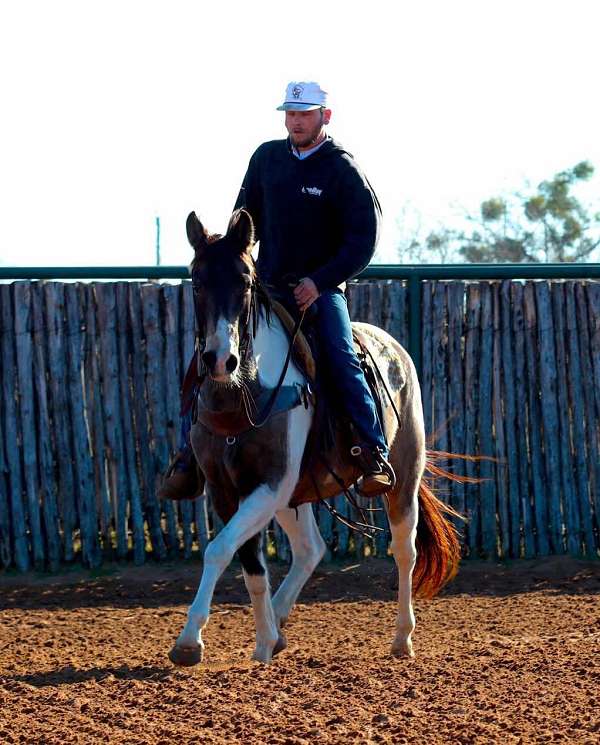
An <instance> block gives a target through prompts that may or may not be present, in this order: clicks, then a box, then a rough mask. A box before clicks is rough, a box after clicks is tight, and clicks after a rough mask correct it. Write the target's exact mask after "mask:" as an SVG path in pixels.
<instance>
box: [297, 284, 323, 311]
mask: <svg viewBox="0 0 600 745" xmlns="http://www.w3.org/2000/svg"><path fill="white" fill-rule="evenodd" d="M318 297H319V291H318V290H317V285H316V284H315V283H314V282H313V281H312V279H309V278H308V277H304V278H303V279H301V280H300V282H298V284H297V285H296V287H295V288H294V298H295V300H296V305H297V306H298V308H299V309H300V310H301V311H304V310H306V309H307V308H310V306H311V305H312V304H313V303H314V302H315V300H316V299H317V298H318Z"/></svg>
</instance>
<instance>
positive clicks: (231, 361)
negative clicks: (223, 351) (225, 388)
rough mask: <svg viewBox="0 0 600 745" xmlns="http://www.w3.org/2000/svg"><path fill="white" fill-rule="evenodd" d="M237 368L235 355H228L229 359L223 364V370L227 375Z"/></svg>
mask: <svg viewBox="0 0 600 745" xmlns="http://www.w3.org/2000/svg"><path fill="white" fill-rule="evenodd" d="M237 366H238V358H237V357H236V356H235V354H230V355H229V359H228V360H227V362H226V363H225V369H226V370H227V372H228V373H232V372H233V371H234V370H235V368H236V367H237Z"/></svg>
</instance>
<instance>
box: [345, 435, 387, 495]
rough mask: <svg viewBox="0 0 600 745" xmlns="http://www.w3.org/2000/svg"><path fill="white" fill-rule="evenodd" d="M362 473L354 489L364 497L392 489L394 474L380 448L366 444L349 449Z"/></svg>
mask: <svg viewBox="0 0 600 745" xmlns="http://www.w3.org/2000/svg"><path fill="white" fill-rule="evenodd" d="M350 452H351V453H352V455H354V456H355V457H356V458H357V460H358V463H359V468H360V469H361V470H362V471H363V475H362V476H361V477H360V478H359V479H358V481H357V482H356V489H357V490H358V491H359V492H360V494H362V495H363V496H364V497H377V496H379V495H380V494H385V493H386V492H388V491H390V489H393V488H394V486H395V484H396V474H395V473H394V469H393V468H392V466H391V464H390V463H389V462H388V460H387V459H386V458H385V457H384V455H383V453H382V452H381V450H380V449H379V448H377V447H369V446H368V445H355V446H354V447H353V448H352V449H351V451H350Z"/></svg>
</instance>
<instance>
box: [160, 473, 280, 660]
mask: <svg viewBox="0 0 600 745" xmlns="http://www.w3.org/2000/svg"><path fill="white" fill-rule="evenodd" d="M286 499H289V493H285V494H282V491H281V490H276V489H272V488H271V487H269V486H268V485H267V484H261V485H260V486H259V487H257V488H256V489H255V490H254V491H253V492H252V493H251V494H250V495H249V496H248V497H246V498H245V499H244V501H243V502H241V504H240V506H239V509H238V511H237V512H236V513H235V515H234V516H233V517H232V518H231V520H230V521H229V522H228V523H227V525H225V527H224V528H223V530H221V532H220V533H219V534H218V535H217V536H216V537H215V538H214V540H212V541H211V542H210V543H209V544H208V546H207V547H206V551H205V552H204V566H203V568H202V579H201V580H200V586H199V587H198V592H197V593H196V597H195V598H194V602H193V603H192V605H191V606H190V609H189V610H188V618H187V623H186V624H185V626H184V627H183V630H182V632H181V634H179V637H178V638H177V642H176V643H175V646H174V647H173V649H172V650H171V651H170V652H169V659H170V660H171V662H173V663H174V664H176V665H183V666H186V667H187V666H190V665H195V664H197V663H198V662H201V660H202V656H203V651H204V643H203V641H202V629H203V628H204V627H205V626H206V624H207V623H208V617H209V613H210V604H211V601H212V597H213V593H214V590H215V586H216V584H217V580H218V579H219V577H220V576H221V574H222V573H223V571H224V570H225V568H226V567H227V566H228V565H229V563H230V562H231V560H232V558H233V555H234V554H235V552H236V551H237V550H238V549H239V548H240V546H242V544H244V543H246V542H247V541H248V540H249V539H250V538H252V537H253V536H255V535H256V534H257V533H260V531H261V530H262V529H263V528H264V527H265V526H266V525H267V524H268V522H269V520H271V518H272V517H273V515H274V514H275V512H276V510H277V509H279V508H280V507H282V506H283V504H285V501H286ZM268 603H269V605H270V603H271V599H270V596H269V600H268ZM271 612H272V611H271ZM276 642H277V636H276V635H275V639H274V640H273V646H275V643H276Z"/></svg>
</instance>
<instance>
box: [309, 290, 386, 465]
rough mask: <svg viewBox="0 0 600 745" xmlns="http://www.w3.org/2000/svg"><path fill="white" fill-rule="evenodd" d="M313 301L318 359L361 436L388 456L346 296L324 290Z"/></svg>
mask: <svg viewBox="0 0 600 745" xmlns="http://www.w3.org/2000/svg"><path fill="white" fill-rule="evenodd" d="M316 303H317V308H318V313H317V316H316V318H315V324H316V326H317V335H318V338H319V345H320V348H321V352H322V353H321V355H320V357H321V360H320V362H321V363H323V362H324V363H325V364H326V365H327V368H328V373H329V377H330V378H331V380H332V381H334V383H335V385H336V387H337V389H338V391H339V394H340V398H341V399H342V401H343V405H344V407H345V408H346V410H347V412H348V414H349V416H350V418H351V419H352V421H353V423H354V425H355V426H356V428H357V430H358V432H359V434H360V436H361V437H362V438H363V439H364V441H365V442H367V443H369V445H371V446H377V447H379V448H381V450H382V451H383V453H384V455H385V457H387V455H388V447H387V443H386V441H385V437H384V435H383V432H382V431H381V425H380V423H379V418H378V416H377V408H376V406H375V402H374V401H373V396H372V395H371V391H370V389H369V386H368V384H367V381H366V379H365V375H364V373H363V371H362V368H361V366H360V363H359V361H358V357H357V356H356V352H355V351H354V345H353V343H352V326H351V325H350V316H349V314H348V305H347V303H346V296H345V295H344V294H343V293H342V292H341V291H340V290H326V291H325V292H323V293H321V295H320V297H319V299H318V300H317V301H316Z"/></svg>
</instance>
